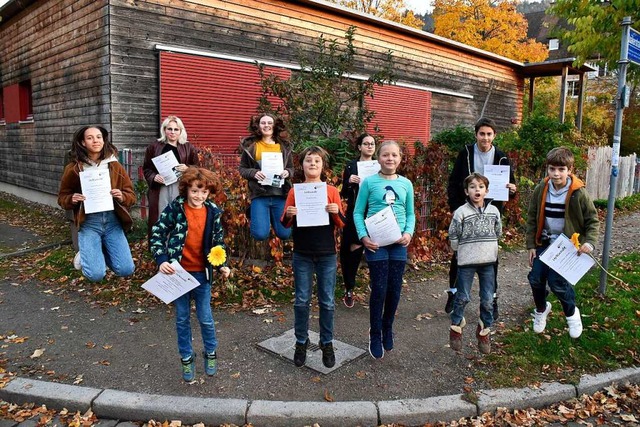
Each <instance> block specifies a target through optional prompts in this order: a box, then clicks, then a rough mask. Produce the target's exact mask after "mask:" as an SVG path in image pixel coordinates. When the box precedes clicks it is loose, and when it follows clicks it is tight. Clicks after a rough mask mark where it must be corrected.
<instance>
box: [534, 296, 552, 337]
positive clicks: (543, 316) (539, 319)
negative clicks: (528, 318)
mask: <svg viewBox="0 0 640 427" xmlns="http://www.w3.org/2000/svg"><path fill="white" fill-rule="evenodd" d="M549 313H551V303H550V302H549V301H547V308H546V309H545V310H544V311H543V312H542V313H538V310H534V311H533V332H535V333H536V334H541V333H542V332H544V328H546V327H547V316H548V315H549Z"/></svg>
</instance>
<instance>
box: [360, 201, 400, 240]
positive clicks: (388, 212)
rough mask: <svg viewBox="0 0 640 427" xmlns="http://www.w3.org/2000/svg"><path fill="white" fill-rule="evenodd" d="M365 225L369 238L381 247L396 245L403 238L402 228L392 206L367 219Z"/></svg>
mask: <svg viewBox="0 0 640 427" xmlns="http://www.w3.org/2000/svg"><path fill="white" fill-rule="evenodd" d="M364 225H365V226H366V227H367V233H369V238H370V239H371V240H373V242H374V243H377V244H378V245H380V246H387V245H390V244H392V243H395V242H397V241H398V240H400V238H401V237H402V232H401V231H400V226H399V225H398V221H397V220H396V216H395V215H394V214H393V208H392V207H391V206H387V207H386V208H384V209H382V210H381V211H379V212H378V213H376V214H375V215H371V216H370V217H369V218H367V219H365V220H364Z"/></svg>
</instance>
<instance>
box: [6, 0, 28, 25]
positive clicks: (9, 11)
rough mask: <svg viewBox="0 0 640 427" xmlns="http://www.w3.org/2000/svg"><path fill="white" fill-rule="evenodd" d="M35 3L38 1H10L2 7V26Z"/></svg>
mask: <svg viewBox="0 0 640 427" xmlns="http://www.w3.org/2000/svg"><path fill="white" fill-rule="evenodd" d="M35 2H36V0H10V1H8V2H7V3H5V4H4V5H2V6H0V24H2V23H4V22H7V21H8V20H10V19H11V18H13V17H14V16H16V15H17V14H18V13H20V12H21V11H23V10H25V9H26V8H27V7H28V6H30V5H31V4H33V3H35Z"/></svg>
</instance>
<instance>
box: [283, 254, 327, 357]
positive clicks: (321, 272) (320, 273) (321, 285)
mask: <svg viewBox="0 0 640 427" xmlns="http://www.w3.org/2000/svg"><path fill="white" fill-rule="evenodd" d="M337 270H338V263H337V260H336V255H335V254H332V255H318V256H314V255H303V254H300V253H296V252H294V253H293V278H294V280H295V286H296V293H295V294H296V298H295V302H294V304H293V313H294V317H295V320H294V329H295V335H296V342H297V343H299V344H304V343H306V342H307V339H308V338H309V310H310V309H309V306H310V304H311V293H312V291H313V274H314V273H315V274H316V278H317V281H318V291H317V292H318V305H319V306H320V322H319V323H320V344H322V345H326V344H329V343H331V342H332V341H333V312H334V306H335V289H336V272H337Z"/></svg>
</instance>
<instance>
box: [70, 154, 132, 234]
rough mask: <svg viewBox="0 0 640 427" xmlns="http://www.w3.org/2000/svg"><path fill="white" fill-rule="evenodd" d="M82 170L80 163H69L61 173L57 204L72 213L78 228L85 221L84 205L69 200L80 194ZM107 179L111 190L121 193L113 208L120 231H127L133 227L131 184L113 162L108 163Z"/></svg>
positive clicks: (120, 166) (122, 170) (118, 166)
mask: <svg viewBox="0 0 640 427" xmlns="http://www.w3.org/2000/svg"><path fill="white" fill-rule="evenodd" d="M82 170H84V166H83V164H82V163H81V162H72V163H69V164H68V165H67V166H66V167H65V168H64V172H63V173H62V180H61V181H60V191H59V192H58V204H59V205H60V207H61V208H62V209H67V210H72V211H73V220H74V222H75V224H76V227H78V228H80V226H81V225H82V223H83V222H84V219H85V213H84V203H82V202H81V203H75V204H74V203H73V202H72V201H71V198H72V197H73V193H82V186H81V185H80V172H81V171H82ZM109 178H110V180H111V188H117V189H119V190H120V191H122V197H123V200H122V202H119V201H118V200H117V199H113V206H114V209H115V213H116V215H117V216H118V219H119V220H120V224H121V225H122V229H123V230H124V231H129V230H131V226H132V225H133V220H132V219H131V214H130V213H129V209H130V208H131V206H133V204H134V203H135V202H136V193H135V192H134V191H133V184H132V183H131V179H130V178H129V175H128V174H127V170H126V169H125V168H124V167H123V166H122V165H121V164H120V163H118V162H117V161H115V160H114V161H111V162H109Z"/></svg>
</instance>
